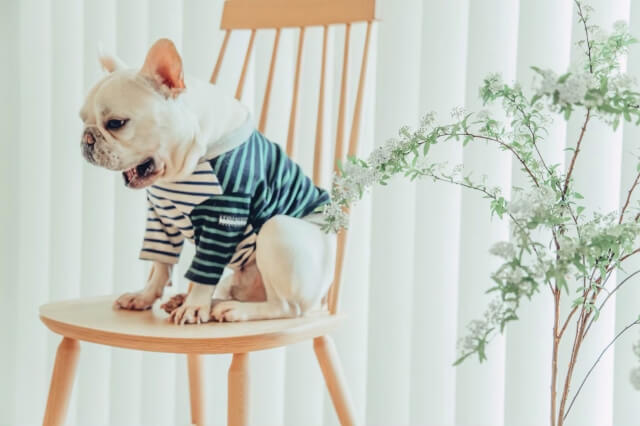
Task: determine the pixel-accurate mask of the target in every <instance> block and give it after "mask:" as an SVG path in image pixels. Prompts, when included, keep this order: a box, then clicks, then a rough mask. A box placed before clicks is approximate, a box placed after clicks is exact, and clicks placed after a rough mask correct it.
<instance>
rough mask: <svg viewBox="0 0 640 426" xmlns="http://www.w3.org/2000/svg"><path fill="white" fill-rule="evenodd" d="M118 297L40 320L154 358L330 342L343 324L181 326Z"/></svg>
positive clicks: (53, 307) (56, 306)
mask: <svg viewBox="0 0 640 426" xmlns="http://www.w3.org/2000/svg"><path fill="white" fill-rule="evenodd" d="M115 299H116V296H115V295H112V296H101V297H93V298H84V299H74V300H69V301H63V302H55V303H49V304H46V305H43V306H41V307H40V319H41V320H42V322H44V324H45V325H46V326H47V327H48V328H49V329H50V330H51V331H53V332H54V333H57V334H60V335H62V336H65V337H69V338H72V339H76V340H82V341H86V342H92V343H99V344H102V345H108V346H117V347H121V348H128V349H136V350H143V351H153V352H169V353H187V354H188V353H194V354H222V353H244V352H252V351H257V350H262V349H269V348H275V347H278V346H283V345H289V344H292V343H297V342H299V341H303V340H309V339H313V338H314V337H318V336H324V335H326V334H327V333H328V332H330V331H331V330H333V329H334V328H335V327H336V326H337V325H338V324H339V323H340V322H341V321H342V320H343V319H344V316H342V315H330V314H329V313H327V312H318V313H313V314H309V315H307V316H304V317H300V318H290V319H276V320H263V321H247V322H237V323H218V322H210V323H207V324H199V325H184V326H177V325H175V324H173V323H170V322H169V321H168V320H167V317H168V315H167V314H166V313H164V312H163V311H162V310H160V309H159V308H158V307H157V304H156V307H155V308H154V309H153V310H147V311H125V310H116V309H113V307H112V305H113V301H114V300H115Z"/></svg>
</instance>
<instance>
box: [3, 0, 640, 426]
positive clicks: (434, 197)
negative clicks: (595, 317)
mask: <svg viewBox="0 0 640 426" xmlns="http://www.w3.org/2000/svg"><path fill="white" fill-rule="evenodd" d="M306 1H309V0H306ZM591 3H592V4H593V5H594V6H595V8H596V14H595V19H596V21H597V22H598V23H599V24H602V25H605V26H606V25H610V24H611V23H612V22H614V21H616V20H618V19H625V20H629V21H630V26H631V29H632V31H633V32H635V33H636V34H640V5H638V4H637V3H633V4H631V2H630V0H593V1H592V2H591ZM222 5H223V2H222V1H220V0H218V1H210V0H190V1H184V2H178V1H174V0H134V1H131V0H84V1H83V0H55V1H54V0H20V1H18V0H1V1H0V82H1V83H0V137H1V138H2V139H1V140H0V191H1V192H0V196H1V197H0V200H1V201H0V305H1V309H0V342H1V343H0V425H35V424H39V423H40V422H41V420H42V414H43V410H44V404H45V400H46V392H47V388H48V382H49V377H50V373H51V368H52V362H53V358H54V352H55V348H56V345H57V343H58V342H59V340H60V338H59V336H55V335H53V334H52V333H50V332H48V331H47V330H46V329H45V327H44V326H43V325H42V324H41V323H40V321H39V320H38V314H37V312H38V311H37V309H38V306H39V305H40V304H42V303H46V302H48V301H52V300H60V299H66V298H73V297H79V296H90V295H99V294H111V293H120V292H124V291H129V290H132V289H135V288H137V287H140V286H141V285H143V283H144V279H145V277H146V271H147V268H148V265H145V264H144V263H143V262H140V261H138V260H137V251H138V244H139V242H140V241H141V236H142V231H143V229H142V226H141V225H142V223H143V218H144V208H143V206H144V203H143V201H144V196H143V194H142V193H140V192H136V191H131V190H127V189H126V188H124V187H123V185H122V183H121V181H120V177H119V176H115V175H114V174H113V173H111V172H108V171H105V170H101V169H97V168H95V167H92V166H90V165H88V164H86V163H85V162H84V161H83V160H82V158H81V156H80V152H79V137H80V131H81V122H80V120H79V119H78V117H77V113H78V110H79V108H80V105H81V102H82V100H83V96H84V94H85V93H86V91H87V90H88V88H89V87H91V86H92V85H93V83H95V81H96V80H97V79H98V78H100V76H101V71H100V69H99V67H98V63H97V61H96V55H97V46H98V44H99V43H102V44H103V45H104V47H105V49H106V50H110V51H114V52H116V53H117V54H118V55H119V56H120V57H122V58H123V59H124V60H125V61H126V62H128V63H129V64H130V65H132V66H139V65H140V64H141V62H142V60H143V59H144V54H145V52H146V49H147V48H148V46H149V45H150V44H151V43H152V42H153V41H154V40H155V39H157V38H159V37H169V38H171V39H172V40H174V42H175V43H176V45H177V46H178V48H179V50H180V51H181V53H182V55H183V59H184V64H185V68H186V71H187V72H188V73H190V74H193V75H195V76H198V77H200V78H202V79H208V77H209V75H210V73H211V70H212V68H213V64H214V61H215V57H216V54H217V51H218V49H219V47H220V44H221V41H222V33H221V32H220V31H219V29H218V26H219V21H220V14H221V8H222ZM378 9H379V13H378V16H379V17H380V18H381V21H380V22H379V23H377V24H376V30H375V31H374V33H373V38H372V51H371V55H370V61H369V73H368V76H367V85H366V93H365V99H364V106H365V107H364V120H363V127H362V129H361V132H360V135H361V143H360V154H361V155H366V153H368V152H369V151H370V150H371V149H373V147H374V146H376V145H378V144H381V143H384V141H385V140H386V139H387V138H389V137H391V136H394V135H395V134H396V132H397V129H398V128H399V127H400V126H401V125H404V124H409V125H414V124H416V123H417V121H418V119H419V117H420V116H421V115H422V113H424V112H426V111H428V110H435V111H437V112H438V113H439V116H440V117H441V118H443V119H448V112H449V111H450V110H451V108H452V107H454V106H458V105H462V106H466V107H467V108H469V109H473V108H477V107H478V106H479V101H478V96H477V93H478V92H477V91H478V86H479V83H480V82H481V79H482V77H483V76H484V75H486V74H487V73H489V72H495V71H497V72H501V73H502V74H503V75H504V76H505V79H506V80H507V81H513V80H519V81H522V82H523V83H524V84H525V85H526V84H528V83H530V81H531V78H532V72H531V70H530V69H529V65H532V64H535V65H540V66H542V67H550V68H553V69H555V70H556V71H563V70H565V69H566V67H567V66H568V63H569V60H570V58H571V57H572V56H574V55H576V54H577V53H576V51H575V49H572V45H573V43H574V42H575V41H576V40H577V39H578V37H579V36H580V29H579V28H577V27H576V22H575V16H574V7H573V2H572V0H521V1H520V2H518V1H517V0H477V1H471V0H449V1H442V0H424V1H420V0H403V1H393V0H379V1H378ZM364 30H365V26H364V25H361V24H360V25H356V26H354V28H353V32H352V40H351V49H352V50H351V53H352V56H351V64H350V68H349V76H350V78H351V81H352V82H353V81H356V78H357V75H358V72H359V66H360V58H361V55H362V45H363V41H364ZM273 36H274V34H273V32H269V31H264V32H261V33H259V35H258V37H257V40H256V49H255V55H254V57H253V60H252V63H251V67H250V70H249V76H248V80H247V84H246V86H245V96H244V99H243V100H244V102H246V103H247V104H248V105H249V106H250V107H251V108H252V109H253V111H254V115H256V116H258V114H259V112H260V108H261V104H262V95H263V93H264V87H265V79H266V70H267V68H268V64H269V60H270V55H271V46H272V43H273ZM247 41H248V34H237V35H234V36H233V37H232V39H231V42H230V44H229V47H228V54H227V58H226V60H225V63H224V66H223V71H222V73H221V75H220V79H219V81H220V84H222V85H223V86H224V87H225V88H226V89H228V90H229V92H230V93H232V92H233V88H234V84H235V82H236V80H237V76H238V72H239V69H240V67H241V63H242V60H243V56H244V51H245V48H246V44H247ZM343 41H344V31H343V29H338V28H335V29H332V30H331V32H330V39H329V45H330V48H331V50H330V52H331V54H330V56H329V63H328V67H329V68H328V69H329V70H330V72H329V73H328V84H327V86H328V92H330V93H333V94H335V92H336V90H337V89H338V88H339V83H340V80H339V77H340V69H341V66H342V46H343ZM321 42H322V32H321V30H320V29H310V30H309V31H307V35H306V39H305V45H306V50H305V55H304V58H303V75H302V80H301V88H302V92H301V98H300V110H299V125H298V132H297V135H298V137H297V144H298V147H299V148H298V157H297V158H298V159H299V161H300V162H301V163H302V164H303V166H305V167H306V168H307V170H308V169H309V167H310V165H311V161H310V159H311V148H310V147H311V144H310V141H312V140H313V135H314V130H315V105H316V104H317V85H318V83H317V82H318V79H319V63H320V52H321ZM296 44H297V32H296V30H284V31H283V34H282V39H281V50H280V55H279V58H278V63H277V71H276V72H277V74H276V75H278V76H279V77H278V78H277V80H276V83H275V86H274V90H273V96H272V103H271V112H272V113H271V117H270V119H269V123H268V126H267V132H266V133H267V135H268V136H269V137H270V138H272V139H274V140H276V141H284V140H285V138H286V129H287V124H288V112H289V108H290V98H291V91H292V88H291V85H292V84H291V83H292V76H293V68H294V53H295V49H296ZM627 67H628V69H629V71H630V72H632V73H634V72H635V73H637V72H640V50H639V49H637V48H634V49H632V51H631V52H630V55H629V58H628V62H627ZM354 86H355V85H354V84H351V87H350V88H349V103H348V105H349V107H348V109H349V113H351V111H352V108H353V102H354V98H355V89H356V88H355V87H354ZM328 99H329V100H330V102H327V103H326V108H327V110H326V114H327V116H328V117H335V115H336V112H337V102H338V100H337V97H336V96H331V97H330V98H328ZM349 116H350V114H349ZM334 124H335V120H334V121H333V123H331V124H329V123H327V126H326V129H325V135H327V141H329V139H330V136H331V135H334V134H335V125H334ZM577 126H578V123H577V122H574V121H573V120H572V121H570V122H569V123H568V124H566V123H564V121H563V120H561V119H558V120H556V122H555V123H554V124H553V126H552V129H551V134H550V137H549V142H548V144H547V146H546V147H545V153H546V155H548V156H549V158H553V159H554V161H555V162H563V161H564V157H565V152H564V151H563V149H564V148H565V146H566V143H567V142H566V141H569V142H568V143H571V144H572V143H574V140H575V133H576V130H577ZM594 130H595V131H594V133H593V135H592V136H591V137H590V138H589V139H588V140H587V141H586V143H585V152H584V156H583V158H582V159H581V163H580V164H579V165H578V168H577V171H576V173H577V174H578V175H579V178H580V179H583V181H584V182H586V187H585V188H584V191H582V192H583V193H585V194H587V195H589V196H590V197H595V200H597V202H596V203H595V204H594V205H592V206H591V207H593V208H596V207H599V208H603V209H608V210H611V209H615V208H616V207H617V206H618V204H619V202H620V198H621V197H622V196H625V195H626V194H625V193H624V191H625V188H626V187H627V186H628V184H629V182H630V180H631V179H632V176H633V174H634V172H635V163H636V162H637V160H636V158H635V157H634V156H633V155H632V154H633V153H634V152H636V151H637V140H638V137H640V132H639V131H638V129H637V128H635V127H630V126H629V127H626V126H625V127H623V128H621V129H620V130H619V131H617V132H611V131H610V130H607V129H606V128H604V126H600V127H596V126H594ZM605 141H606V143H604V142H605ZM589 142H591V143H589ZM598 147H600V148H598ZM433 155H434V157H435V158H437V159H439V160H443V159H447V160H449V161H451V162H452V163H453V164H457V163H462V162H464V164H465V166H466V167H470V168H472V169H474V170H477V171H478V172H479V173H482V172H490V175H491V176H492V179H493V183H494V184H496V185H500V186H502V187H503V188H505V189H507V193H508V188H509V187H510V186H511V185H512V184H514V185H515V184H517V183H518V182H519V179H521V176H520V175H519V171H518V170H517V169H518V168H517V167H516V165H513V164H511V161H510V158H509V157H508V156H506V155H502V154H499V155H498V154H496V153H495V152H492V151H489V150H487V149H483V148H475V147H470V148H469V149H465V150H464V152H463V151H462V150H461V148H460V147H459V146H457V145H455V144H449V145H443V146H440V147H439V149H438V150H436V152H434V153H433ZM329 157H330V153H327V156H326V158H329ZM325 178H326V179H328V178H329V176H328V175H327V176H325ZM507 233H508V229H507V227H506V226H505V224H504V223H501V222H499V221H497V220H495V219H494V220H491V218H490V217H489V214H488V208H487V206H486V204H485V201H484V200H482V199H480V198H478V197H476V196H475V195H474V194H469V193H466V192H461V191H460V190H459V189H457V188H452V187H448V186H439V185H436V184H433V183H431V182H418V183H415V184H412V183H407V182H405V181H402V180H398V181H394V182H393V183H392V184H391V185H390V186H388V187H385V188H376V189H375V190H374V191H373V193H372V194H369V195H367V196H366V197H365V200H364V201H363V202H361V203H360V204H359V205H358V206H357V207H356V208H355V209H354V210H353V213H352V224H351V229H350V234H349V241H348V247H347V259H346V269H345V274H344V283H343V292H342V296H341V310H342V311H344V312H346V313H347V314H348V316H349V320H348V321H347V323H346V326H345V327H343V328H342V329H341V330H339V331H337V332H336V333H335V339H336V342H337V346H338V350H339V353H340V356H341V359H342V362H343V366H344V369H345V371H346V376H347V380H348V383H349V385H350V388H351V392H352V393H353V396H354V400H355V403H356V406H357V410H358V419H359V420H360V422H361V423H363V424H369V425H437V426H439V425H460V426H482V425H487V426H501V425H505V426H512V425H515V426H528V425H536V426H537V425H544V424H548V417H549V416H548V398H549V370H550V367H549V364H550V341H551V306H550V305H549V304H548V303H547V300H544V297H545V295H540V297H539V298H538V299H536V300H534V301H533V302H532V303H531V304H530V305H526V306H525V307H524V308H523V310H522V319H521V321H519V322H517V323H513V325H511V326H510V327H509V328H508V330H507V333H506V335H505V336H504V337H500V338H498V339H496V340H495V341H494V342H492V344H491V347H490V349H489V354H488V355H489V360H488V362H486V363H483V364H478V363H477V362H476V361H475V360H470V361H469V362H466V363H465V364H464V365H462V366H460V367H457V368H456V367H452V362H453V361H454V360H455V356H456V349H455V345H456V341H457V338H458V337H459V336H460V335H462V334H464V332H465V329H464V327H465V324H466V323H467V322H468V321H469V320H471V319H473V318H475V317H477V316H479V315H481V313H482V311H483V308H484V306H485V304H486V302H487V296H486V295H485V294H484V292H485V290H486V289H487V288H488V287H489V286H490V282H489V281H490V280H489V274H490V272H491V271H492V269H493V267H494V266H495V264H493V260H492V259H491V258H490V257H489V256H488V254H487V249H488V247H489V246H490V245H491V244H492V242H494V241H496V240H499V239H504V238H505V237H506V236H507ZM191 253H192V252H190V251H188V250H186V251H185V253H184V255H183V256H182V257H183V261H184V260H185V259H186V260H187V261H188V259H189V257H190V254H191ZM635 266H640V263H639V264H637V265H635ZM629 269H630V271H633V269H631V267H629ZM178 272H179V274H180V275H179V276H180V277H181V274H182V273H183V272H184V266H182V267H181V270H180V271H178ZM619 279H620V277H618V280H619ZM179 281H180V282H179V284H180V286H181V287H183V288H184V285H185V283H184V280H183V279H182V278H181V279H180V280H179ZM636 287H637V286H636ZM623 291H624V293H622V292H621V294H620V297H618V298H617V300H616V302H615V304H614V303H611V304H609V309H610V311H609V312H608V313H607V314H605V315H603V316H602V317H601V318H600V320H599V321H598V323H597V329H598V332H597V333H594V334H593V335H592V337H591V338H590V340H589V341H588V343H586V346H585V348H584V352H583V355H582V359H581V363H579V366H578V369H577V377H582V375H583V374H584V373H585V371H586V369H587V368H588V366H589V365H590V363H591V362H592V361H593V359H594V358H595V356H596V355H597V354H598V352H599V351H600V349H601V348H602V347H604V345H605V344H606V343H608V342H609V341H610V340H611V338H612V337H613V335H614V334H615V333H616V332H617V330H619V329H620V328H621V327H622V326H623V325H625V324H626V323H628V322H630V321H631V320H633V318H635V317H636V316H637V314H638V306H639V303H638V301H639V300H640V288H635V289H634V288H633V286H630V287H628V288H626V289H624V290H623ZM637 337H638V334H637V332H635V333H634V332H632V333H630V334H629V335H628V336H626V337H625V338H622V339H620V340H619V341H618V343H617V344H616V345H615V350H612V351H610V352H609V353H608V354H607V355H606V356H605V357H604V359H603V361H602V362H601V363H600V365H599V366H598V368H597V370H596V372H595V373H594V375H593V376H592V378H591V379H590V382H589V383H588V384H587V386H586V387H585V389H584V390H583V393H582V395H581V397H580V399H579V403H578V404H577V405H576V407H574V409H573V411H572V414H571V417H572V418H571V422H570V424H572V425H585V426H602V425H613V424H615V425H622V426H625V425H634V424H637V419H638V408H637V407H638V406H639V405H638V404H639V403H640V394H639V393H635V391H633V390H632V388H631V385H630V384H629V382H628V374H629V370H630V368H632V367H633V366H634V362H635V361H634V358H633V355H632V353H631V345H632V342H633V340H634V339H636V338H637ZM80 359H81V361H80V366H79V369H78V375H77V380H76V382H75V387H74V392H73V398H72V403H71V407H70V410H69V424H73V425H80V426H85V425H174V424H178V425H182V424H188V419H189V415H188V394H187V383H186V362H185V359H184V356H174V355H163V354H155V353H136V352H130V351H124V350H119V349H109V348H105V347H99V346H96V345H91V344H82V351H81V358H80ZM206 359H207V360H206V380H205V382H206V387H207V412H208V420H209V423H210V424H212V425H213V424H216V425H222V424H225V422H226V370H227V368H228V365H229V357H227V356H210V357H207V358H206ZM251 362H252V373H253V377H254V381H253V388H252V391H251V392H252V410H254V420H255V423H256V424H259V425H280V424H286V425H303V424H304V425H321V424H323V425H328V424H337V419H336V416H335V414H334V412H333V408H332V406H331V402H330V400H329V398H328V396H327V393H326V391H325V390H324V384H323V381H322V377H321V375H320V372H319V369H318V367H317V365H316V362H315V359H314V357H313V354H312V351H311V347H310V345H309V344H300V345H298V346H293V347H290V348H287V349H276V350H270V351H264V352H260V353H256V354H254V355H253V356H252V358H251Z"/></svg>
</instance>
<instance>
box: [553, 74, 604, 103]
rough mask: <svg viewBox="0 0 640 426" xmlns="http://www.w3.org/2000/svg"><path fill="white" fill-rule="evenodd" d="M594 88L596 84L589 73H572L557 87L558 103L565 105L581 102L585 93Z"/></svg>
mask: <svg viewBox="0 0 640 426" xmlns="http://www.w3.org/2000/svg"><path fill="white" fill-rule="evenodd" d="M594 87H597V82H596V81H595V79H594V77H593V75H592V74H591V73H588V72H581V73H572V74H571V75H569V77H568V78H567V79H566V80H565V82H564V83H562V84H560V85H559V86H558V94H559V96H560V101H561V102H564V103H567V104H575V103H579V102H582V101H583V100H584V97H585V95H586V94H587V91H588V90H589V89H592V88H594Z"/></svg>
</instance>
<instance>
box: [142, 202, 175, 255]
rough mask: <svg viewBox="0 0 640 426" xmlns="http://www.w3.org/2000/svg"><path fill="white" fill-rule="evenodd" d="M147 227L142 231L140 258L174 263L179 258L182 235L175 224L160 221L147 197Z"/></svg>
mask: <svg viewBox="0 0 640 426" xmlns="http://www.w3.org/2000/svg"><path fill="white" fill-rule="evenodd" d="M147 205H148V212H147V227H146V229H145V233H144V241H143V243H142V250H140V259H143V260H153V261H157V262H162V263H168V264H172V265H173V264H176V263H178V260H179V258H180V252H181V251H182V245H183V243H184V236H183V235H182V234H181V233H180V230H179V229H178V228H176V227H175V226H171V225H167V224H165V223H163V222H162V219H161V218H160V217H159V216H158V214H157V213H156V211H155V209H154V208H153V205H152V204H151V202H150V201H149V200H148V199H147Z"/></svg>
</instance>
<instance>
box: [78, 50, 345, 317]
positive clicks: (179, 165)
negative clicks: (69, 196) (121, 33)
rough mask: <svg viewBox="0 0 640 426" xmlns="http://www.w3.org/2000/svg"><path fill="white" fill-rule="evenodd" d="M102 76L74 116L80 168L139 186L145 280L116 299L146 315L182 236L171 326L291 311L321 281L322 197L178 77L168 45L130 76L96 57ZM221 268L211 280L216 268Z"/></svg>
mask: <svg viewBox="0 0 640 426" xmlns="http://www.w3.org/2000/svg"><path fill="white" fill-rule="evenodd" d="M99 60H100V63H101V65H102V68H103V69H104V70H105V71H106V72H107V74H106V76H105V77H104V78H102V79H101V80H100V81H99V82H98V83H97V84H96V85H95V86H94V87H93V88H92V89H91V90H90V91H89V93H88V95H87V97H86V99H85V102H84V105H83V106H82V109H81V111H80V118H81V119H82V121H83V123H84V130H83V133H82V138H81V144H80V146H81V151H82V155H83V156H84V158H85V159H86V160H87V161H89V162H90V163H91V164H94V165H96V166H100V167H104V168H107V169H110V170H114V171H118V172H121V173H122V176H123V181H124V184H125V185H126V186H127V187H129V188H133V189H141V188H145V189H146V197H147V202H148V217H147V224H146V231H145V239H144V242H143V247H142V250H141V255H140V258H141V259H145V260H150V261H152V262H153V263H152V266H151V272H150V274H149V277H148V279H147V282H146V285H145V286H144V288H143V289H142V290H140V291H136V292H132V293H125V294H123V295H121V296H120V297H118V298H117V300H116V301H115V303H114V307H116V308H119V309H130V310H144V309H149V308H151V306H152V305H153V304H154V302H155V301H156V300H158V299H159V298H160V297H161V296H162V294H163V290H164V288H165V286H167V285H169V284H170V283H171V275H172V267H173V265H175V264H176V263H177V261H178V258H179V255H180V252H181V249H182V246H183V243H184V241H189V242H192V243H193V244H195V247H196V255H195V257H194V259H193V261H192V263H191V267H190V268H189V271H188V272H187V274H186V277H187V279H188V280H189V281H190V291H189V293H188V295H187V296H186V298H185V300H184V302H183V303H182V305H181V306H178V307H175V309H173V310H172V312H171V313H170V316H169V319H170V320H171V321H173V322H174V323H175V324H195V323H206V322H208V321H212V320H217V321H247V320H259V319H272V318H286V317H295V316H299V315H303V314H305V313H306V312H308V311H309V310H312V309H314V308H317V307H319V306H320V304H321V301H322V300H323V298H324V297H325V296H326V294H327V292H328V289H329V287H330V285H331V282H332V278H333V271H334V267H335V250H336V241H335V235H331V234H327V233H325V232H323V231H322V230H321V228H320V225H321V222H322V214H321V210H322V208H323V206H324V205H325V204H326V203H328V202H329V196H328V194H327V192H326V191H324V190H322V189H320V188H318V187H316V186H314V185H313V183H312V182H311V180H310V179H309V178H308V177H307V176H306V175H305V174H304V173H303V172H302V170H301V168H300V167H299V166H298V165H297V164H296V163H295V162H293V161H292V160H291V159H289V158H288V157H287V156H286V154H285V153H284V152H283V150H282V149H281V148H280V147H279V146H278V145H277V144H275V143H273V142H271V141H269V140H268V139H266V138H265V137H264V136H263V135H262V134H260V133H259V132H258V131H257V130H255V128H254V127H253V124H252V121H251V116H250V114H249V111H248V109H247V108H246V107H245V106H244V105H242V104H241V103H240V102H239V101H237V100H236V99H234V98H233V97H231V96H229V95H227V94H225V93H224V92H223V91H222V90H221V89H220V88H219V87H217V86H215V85H212V84H209V83H206V82H203V81H199V80H197V79H195V78H191V77H189V76H187V77H185V76H184V73H183V68H182V59H181V57H180V55H179V54H178V52H177V50H176V48H175V46H174V44H173V43H172V42H171V41H170V40H167V39H161V40H158V41H157V42H156V43H154V44H153V46H152V47H151V48H150V50H149V52H148V53H147V56H146V59H145V61H144V65H143V66H142V68H141V69H131V68H128V67H127V66H126V65H125V64H124V63H123V62H122V61H121V60H120V59H118V58H117V57H115V56H113V55H100V57H99ZM225 268H230V269H231V270H232V271H233V272H232V273H231V274H230V275H228V276H226V278H222V271H223V270H224V269H225Z"/></svg>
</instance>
